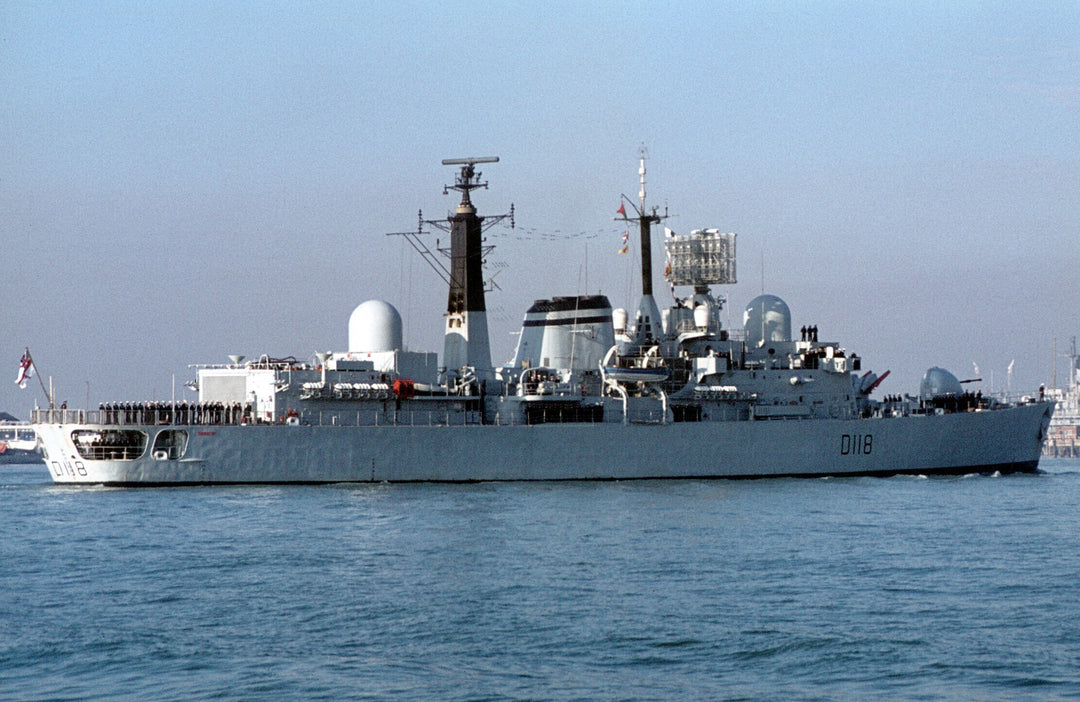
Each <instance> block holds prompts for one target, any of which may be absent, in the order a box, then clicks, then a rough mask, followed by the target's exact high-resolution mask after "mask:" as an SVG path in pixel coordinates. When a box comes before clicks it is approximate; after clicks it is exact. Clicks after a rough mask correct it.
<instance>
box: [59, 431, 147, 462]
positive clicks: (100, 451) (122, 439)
mask: <svg viewBox="0 0 1080 702" xmlns="http://www.w3.org/2000/svg"><path fill="white" fill-rule="evenodd" d="M148 438H149V437H147V435H146V433H145V432H142V431H138V430H136V429H112V430H106V431H101V430H94V429H76V430H75V431H73V432H71V441H72V443H74V444H75V450H76V451H78V452H79V455H80V456H82V457H83V458H86V459H89V460H93V461H133V460H135V459H136V458H139V457H140V456H142V455H143V452H144V451H145V450H146V442H147V440H148Z"/></svg>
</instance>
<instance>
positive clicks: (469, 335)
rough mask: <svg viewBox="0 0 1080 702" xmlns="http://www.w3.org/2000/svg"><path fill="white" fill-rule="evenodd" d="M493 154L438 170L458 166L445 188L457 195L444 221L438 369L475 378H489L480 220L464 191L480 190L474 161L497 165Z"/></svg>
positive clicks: (447, 163) (457, 161)
mask: <svg viewBox="0 0 1080 702" xmlns="http://www.w3.org/2000/svg"><path fill="white" fill-rule="evenodd" d="M498 160H499V158H498V157H497V156H493V157H485V158H461V159H444V160H443V165H444V166H461V170H460V172H459V173H458V176H457V178H456V179H455V182H454V184H453V185H449V186H446V188H447V189H448V190H457V191H458V192H460V193H461V202H460V203H459V204H458V206H457V209H455V210H454V213H453V214H452V215H451V216H450V217H449V218H448V221H449V223H450V293H449V295H448V297H447V301H446V337H445V339H444V341H443V365H444V366H445V367H446V368H447V369H448V370H456V369H459V368H463V367H465V366H471V367H472V368H474V369H475V371H476V372H477V374H478V375H480V376H481V377H486V376H488V375H491V374H492V365H491V346H490V341H489V338H488V325H487V305H486V304H485V302H484V266H483V263H484V251H483V236H482V235H483V226H482V225H483V221H484V218H483V217H479V216H477V214H476V208H475V207H474V206H473V204H472V200H471V198H470V197H469V193H470V192H471V191H473V190H475V189H476V188H486V187H487V183H486V182H481V181H480V176H481V174H480V173H479V172H478V171H477V170H476V164H478V163H497V162H498Z"/></svg>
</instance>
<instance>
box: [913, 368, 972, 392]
mask: <svg viewBox="0 0 1080 702" xmlns="http://www.w3.org/2000/svg"><path fill="white" fill-rule="evenodd" d="M963 394H964V389H963V388H962V387H961V386H960V381H959V380H957V379H956V376H955V375H953V374H952V373H950V372H949V371H947V370H945V369H944V368H938V367H937V366H934V367H933V368H930V369H929V370H927V371H926V373H924V374H923V377H922V382H921V383H920V384H919V397H920V398H921V399H923V400H932V399H934V398H935V397H948V396H950V395H951V396H953V397H959V396H960V395H963Z"/></svg>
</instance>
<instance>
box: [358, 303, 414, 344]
mask: <svg viewBox="0 0 1080 702" xmlns="http://www.w3.org/2000/svg"><path fill="white" fill-rule="evenodd" d="M401 345H402V342H401V315H400V314H398V311H397V310H396V309H394V306H393V305H391V304H390V303H389V302H384V301H382V300H368V301H367V302H362V303H360V304H359V305H358V306H357V307H356V309H355V310H353V312H352V314H351V315H350V316H349V351H350V352H352V353H378V352H382V351H396V350H399V349H400V348H401Z"/></svg>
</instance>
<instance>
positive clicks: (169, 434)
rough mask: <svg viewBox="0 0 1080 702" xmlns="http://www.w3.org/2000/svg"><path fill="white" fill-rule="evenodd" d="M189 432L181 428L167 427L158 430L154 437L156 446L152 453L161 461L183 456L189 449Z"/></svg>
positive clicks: (173, 459)
mask: <svg viewBox="0 0 1080 702" xmlns="http://www.w3.org/2000/svg"><path fill="white" fill-rule="evenodd" d="M187 441H188V434H187V432H186V431H183V430H181V429H166V430H164V431H160V432H158V435H157V438H156V439H154V448H153V449H151V451H150V455H152V456H153V457H154V458H155V459H157V460H159V461H175V460H177V459H180V458H183V456H184V451H185V450H186V449H187Z"/></svg>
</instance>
